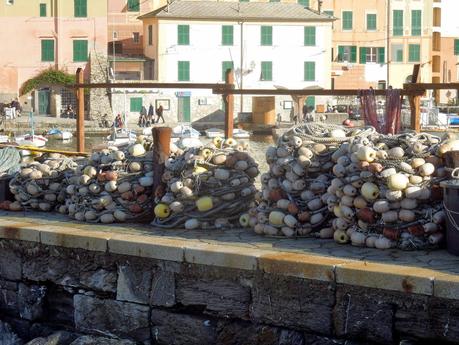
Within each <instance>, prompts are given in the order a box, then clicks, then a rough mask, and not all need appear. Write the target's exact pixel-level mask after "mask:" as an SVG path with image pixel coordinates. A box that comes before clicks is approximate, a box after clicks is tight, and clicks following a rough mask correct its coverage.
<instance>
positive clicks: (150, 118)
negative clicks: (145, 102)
mask: <svg viewBox="0 0 459 345" xmlns="http://www.w3.org/2000/svg"><path fill="white" fill-rule="evenodd" d="M154 117H155V108H154V107H153V104H151V103H150V106H149V107H148V121H149V122H150V123H151V124H153V123H155V119H154Z"/></svg>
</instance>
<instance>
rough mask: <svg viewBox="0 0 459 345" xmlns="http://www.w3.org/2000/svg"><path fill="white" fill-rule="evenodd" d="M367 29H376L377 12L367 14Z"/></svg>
mask: <svg viewBox="0 0 459 345" xmlns="http://www.w3.org/2000/svg"><path fill="white" fill-rule="evenodd" d="M367 30H368V31H375V30H376V14H375V13H368V14H367Z"/></svg>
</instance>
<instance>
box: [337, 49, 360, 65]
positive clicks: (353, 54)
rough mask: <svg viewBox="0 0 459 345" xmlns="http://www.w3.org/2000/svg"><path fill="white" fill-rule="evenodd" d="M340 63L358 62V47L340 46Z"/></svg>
mask: <svg viewBox="0 0 459 345" xmlns="http://www.w3.org/2000/svg"><path fill="white" fill-rule="evenodd" d="M338 61H339V62H344V61H347V62H357V47H356V46H338Z"/></svg>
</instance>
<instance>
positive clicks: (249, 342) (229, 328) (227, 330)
mask: <svg viewBox="0 0 459 345" xmlns="http://www.w3.org/2000/svg"><path fill="white" fill-rule="evenodd" d="M217 332H218V336H217V342H216V344H217V345H262V344H263V345H280V342H279V333H280V331H279V329H278V328H276V327H270V326H266V325H256V324H252V323H250V322H243V321H223V320H222V321H219V322H218V328H217ZM282 345H290V344H288V343H284V344H282ZM292 345H293V344H292ZM297 345H300V344H297Z"/></svg>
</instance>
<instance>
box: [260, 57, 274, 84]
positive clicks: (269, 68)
mask: <svg viewBox="0 0 459 345" xmlns="http://www.w3.org/2000/svg"><path fill="white" fill-rule="evenodd" d="M260 80H267V81H270V80H273V63H272V61H262V62H261V77H260Z"/></svg>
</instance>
